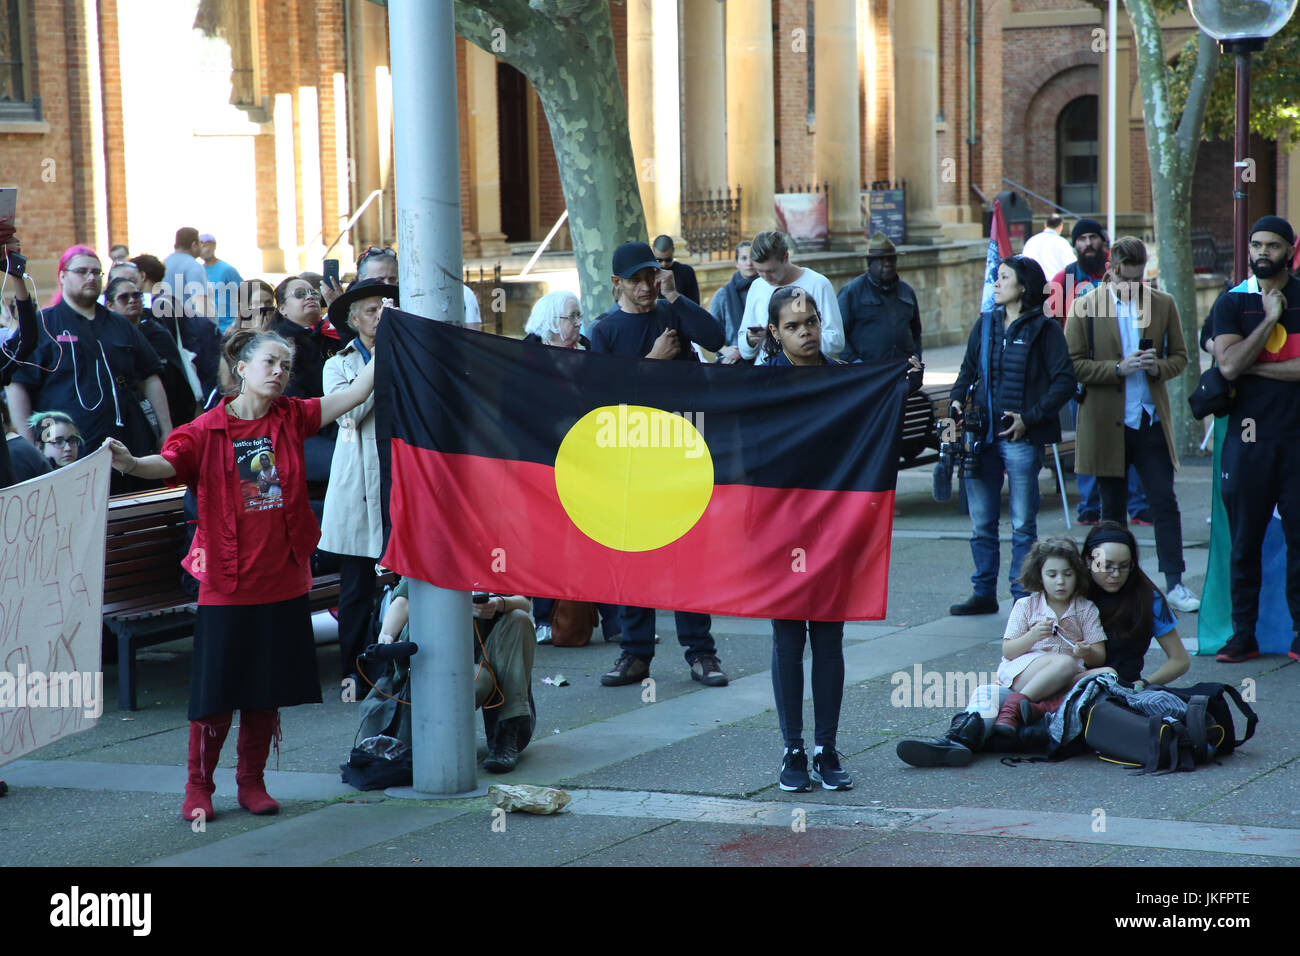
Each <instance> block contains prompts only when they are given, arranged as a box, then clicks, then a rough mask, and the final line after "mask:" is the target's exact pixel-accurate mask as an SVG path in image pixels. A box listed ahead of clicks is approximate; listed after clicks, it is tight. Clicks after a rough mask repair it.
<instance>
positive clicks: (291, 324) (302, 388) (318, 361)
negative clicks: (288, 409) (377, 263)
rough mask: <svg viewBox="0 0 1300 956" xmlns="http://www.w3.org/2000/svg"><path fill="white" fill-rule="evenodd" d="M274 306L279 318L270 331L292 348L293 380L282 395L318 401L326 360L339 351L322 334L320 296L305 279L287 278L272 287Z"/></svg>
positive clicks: (321, 392) (337, 346) (275, 320)
mask: <svg viewBox="0 0 1300 956" xmlns="http://www.w3.org/2000/svg"><path fill="white" fill-rule="evenodd" d="M275 305H276V310H277V311H278V313H279V316H278V318H273V319H272V322H271V326H270V331H272V332H274V333H275V334H276V335H279V336H280V337H281V338H283V339H284V340H285V341H286V342H288V343H289V344H290V345H292V346H293V378H292V379H291V380H290V381H289V387H288V388H287V389H285V395H287V396H289V397H290V398H320V396H321V395H323V394H324V390H323V387H322V384H321V373H322V372H323V371H324V369H325V360H326V359H328V358H330V356H332V355H333V354H334V353H335V352H337V351H338V348H339V342H338V341H337V340H335V339H329V338H326V337H325V336H324V335H323V334H322V332H321V319H322V318H323V317H324V316H323V315H322V313H321V297H320V293H319V292H317V291H316V290H315V289H313V288H312V286H311V283H310V282H308V281H307V280H306V279H303V278H301V277H300V276H289V278H287V279H285V280H284V281H283V282H281V283H280V284H279V285H278V286H276V287H275Z"/></svg>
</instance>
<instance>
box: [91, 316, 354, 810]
mask: <svg viewBox="0 0 1300 956" xmlns="http://www.w3.org/2000/svg"><path fill="white" fill-rule="evenodd" d="M292 357H293V353H292V351H291V350H290V347H289V343H288V342H286V341H285V340H284V339H282V338H281V337H280V336H278V335H276V334H275V333H274V332H264V331H256V330H253V329H239V330H237V331H234V332H233V333H231V334H230V335H228V336H227V337H226V340H225V344H224V358H225V361H226V363H227V366H228V367H229V369H230V373H231V379H232V381H233V382H234V386H235V392H234V394H232V395H228V396H227V397H226V398H225V400H224V401H223V402H222V403H221V404H220V405H218V406H217V407H216V408H214V409H212V410H211V411H208V412H205V413H204V414H202V415H200V416H199V417H198V418H196V419H195V420H194V421H192V422H190V423H189V424H187V425H182V426H181V427H179V428H177V429H175V430H174V431H173V432H172V433H171V435H170V436H168V439H167V441H166V442H165V443H164V444H163V449H162V453H161V454H158V455H148V456H146V457H143V458H137V457H135V456H134V455H132V454H131V452H130V451H129V450H128V449H127V447H126V446H125V445H123V444H122V443H121V442H119V441H117V440H115V439H111V438H110V439H108V440H107V441H106V442H105V444H107V445H108V446H109V448H110V449H111V450H112V453H113V467H114V468H117V469H118V470H119V471H121V472H122V473H123V474H127V475H136V476H139V477H141V478H150V479H158V478H162V479H165V480H168V481H170V482H171V483H173V484H185V485H188V486H189V488H190V489H191V490H192V491H193V492H194V493H195V495H196V497H197V499H198V518H199V521H198V532H197V533H196V534H195V536H194V543H193V545H192V547H191V548H190V552H189V554H188V555H186V557H185V560H184V561H182V562H181V563H182V565H183V566H184V567H185V569H186V570H187V571H189V572H190V573H191V574H192V575H194V576H195V577H196V578H198V580H199V600H198V605H199V606H198V612H197V615H196V619H195V625H194V662H193V665H192V670H191V674H190V706H189V718H190V744H189V779H188V781H187V782H186V784H185V802H184V805H183V806H182V809H181V815H182V817H183V818H184V819H186V820H198V819H203V820H211V819H212V817H213V811H212V793H213V790H214V789H215V785H214V784H213V780H212V775H213V772H214V771H215V770H216V766H217V760H218V758H219V757H220V755H221V746H222V744H223V743H224V741H225V739H226V734H227V733H228V732H229V730H230V724H231V720H232V718H233V711H235V710H239V711H240V726H239V742H238V745H237V746H238V751H239V762H238V765H237V768H236V771H235V780H236V783H237V784H238V786H239V792H238V799H239V805H240V806H242V807H245V808H246V809H248V810H249V811H251V812H253V813H258V814H266V813H275V812H276V811H277V810H279V809H280V805H279V804H278V803H276V802H275V801H274V800H273V799H271V797H270V796H269V795H268V794H267V792H266V785H265V783H264V782H263V777H262V772H263V769H264V768H265V766H266V758H267V754H268V753H269V751H270V748H271V742H272V738H273V737H275V738H276V739H278V736H279V735H278V727H279V714H278V712H277V708H279V707H286V706H290V705H293V704H304V703H319V702H320V699H321V693H320V674H319V671H318V669H317V664H316V647H315V642H314V640H313V636H312V627H311V611H310V608H309V606H308V602H307V592H308V591H309V590H310V589H311V582H312V573H311V554H312V551H313V550H314V549H315V547H316V542H317V541H318V540H319V538H320V529H319V527H318V526H317V524H316V519H315V517H314V516H313V515H312V512H311V508H310V506H309V504H308V500H307V481H306V476H305V474H304V463H303V445H304V443H305V442H306V440H307V438H308V437H310V436H311V435H314V434H316V432H317V431H319V430H320V428H321V426H322V425H326V424H329V423H330V422H333V421H334V420H335V419H336V418H338V417H339V416H340V415H342V414H344V413H345V412H348V411H350V410H351V409H353V408H356V407H357V406H358V405H360V404H361V403H362V402H363V401H365V400H366V398H367V397H368V396H369V395H370V394H371V392H372V391H373V389H374V382H375V362H373V361H372V362H369V363H368V364H366V366H365V367H364V369H362V370H361V371H360V372H359V373H358V374H357V376H356V377H355V378H354V379H353V380H352V383H351V384H350V385H349V386H348V387H346V388H344V389H341V390H339V391H335V392H332V393H331V394H329V395H326V396H324V397H322V398H309V399H299V398H286V397H285V395H284V390H285V387H286V386H287V385H288V383H289V380H290V376H291V374H292ZM267 464H269V465H271V466H273V467H274V469H275V472H276V475H277V477H278V479H279V486H278V492H279V493H278V494H266V493H264V491H263V489H262V488H261V486H260V485H259V482H258V471H259V469H260V470H263V471H264V470H265V467H266V465H267Z"/></svg>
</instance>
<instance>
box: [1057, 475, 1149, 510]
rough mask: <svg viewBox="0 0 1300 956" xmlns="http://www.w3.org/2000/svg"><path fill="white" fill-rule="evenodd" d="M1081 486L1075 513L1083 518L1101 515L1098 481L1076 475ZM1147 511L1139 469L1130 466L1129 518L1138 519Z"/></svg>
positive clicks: (1086, 476)
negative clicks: (1090, 515) (1089, 515)
mask: <svg viewBox="0 0 1300 956" xmlns="http://www.w3.org/2000/svg"><path fill="white" fill-rule="evenodd" d="M1074 478H1075V480H1076V481H1077V482H1078V484H1079V505H1078V507H1077V508H1076V509H1075V513H1076V514H1077V515H1078V516H1079V517H1080V518H1082V517H1083V516H1084V515H1086V514H1088V513H1092V514H1094V515H1099V514H1101V492H1100V491H1099V490H1098V488H1097V479H1096V478H1095V477H1093V476H1092V475H1080V474H1078V473H1077V472H1076V473H1075V475H1074ZM1146 509H1147V493H1146V490H1145V489H1144V488H1143V487H1142V480H1141V479H1140V478H1138V473H1137V468H1135V467H1134V466H1132V465H1129V466H1128V516H1129V517H1130V518H1136V517H1137V516H1138V515H1140V514H1141V513H1142V512H1143V511H1145V510H1146Z"/></svg>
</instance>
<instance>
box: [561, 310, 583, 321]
mask: <svg viewBox="0 0 1300 956" xmlns="http://www.w3.org/2000/svg"><path fill="white" fill-rule="evenodd" d="M560 318H562V319H563V320H564V321H565V322H581V321H582V313H581V312H574V313H573V314H572V315H562V316H560Z"/></svg>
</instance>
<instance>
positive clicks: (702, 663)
mask: <svg viewBox="0 0 1300 956" xmlns="http://www.w3.org/2000/svg"><path fill="white" fill-rule="evenodd" d="M691 680H697V681H699V682H700V683H701V684H703V685H704V686H705V687H726V686H727V675H726V674H725V673H724V672H723V670H722V662H721V661H719V660H718V655H717V654H701V655H700V656H699V657H697V658H695V660H693V661H692V662H691Z"/></svg>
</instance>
